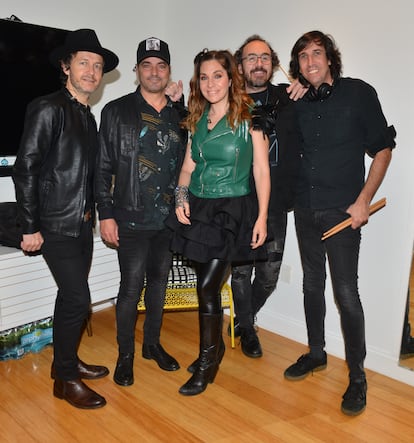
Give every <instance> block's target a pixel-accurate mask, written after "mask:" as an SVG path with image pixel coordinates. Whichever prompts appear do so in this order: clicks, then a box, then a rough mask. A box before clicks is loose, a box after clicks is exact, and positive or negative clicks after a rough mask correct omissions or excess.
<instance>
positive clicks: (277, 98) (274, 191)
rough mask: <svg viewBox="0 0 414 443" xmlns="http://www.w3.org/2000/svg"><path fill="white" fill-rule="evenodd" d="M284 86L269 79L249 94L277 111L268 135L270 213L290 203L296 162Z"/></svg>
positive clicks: (296, 146) (294, 122)
mask: <svg viewBox="0 0 414 443" xmlns="http://www.w3.org/2000/svg"><path fill="white" fill-rule="evenodd" d="M287 86H288V85H287V84H279V85H272V84H270V83H269V85H268V87H267V89H266V90H265V91H263V92H258V93H255V94H250V97H251V98H252V99H253V101H254V102H255V103H256V106H263V107H264V108H266V107H268V106H270V105H271V106H272V107H273V109H274V110H275V115H276V120H275V126H274V131H273V132H272V133H271V134H270V135H269V165H270V175H271V185H272V187H271V194H270V202H269V214H270V215H272V214H276V213H280V212H281V211H288V210H289V209H291V208H292V207H293V202H294V194H295V188H296V179H297V171H298V166H299V144H300V139H299V129H298V126H297V120H296V116H295V109H294V105H293V101H292V100H290V99H289V96H288V94H287V92H286V88H287Z"/></svg>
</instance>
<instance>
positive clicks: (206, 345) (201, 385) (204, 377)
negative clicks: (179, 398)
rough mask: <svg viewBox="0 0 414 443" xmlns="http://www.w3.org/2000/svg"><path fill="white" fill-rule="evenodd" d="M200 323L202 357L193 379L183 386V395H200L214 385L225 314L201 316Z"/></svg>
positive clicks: (199, 359) (181, 390)
mask: <svg viewBox="0 0 414 443" xmlns="http://www.w3.org/2000/svg"><path fill="white" fill-rule="evenodd" d="M199 322H200V355H199V358H198V362H199V364H198V366H197V367H196V370H195V372H194V374H193V375H192V376H191V378H190V379H189V380H188V381H187V383H185V384H184V385H183V386H181V388H180V390H179V392H180V394H182V395H198V394H201V393H202V392H203V391H205V389H206V388H207V385H208V384H209V383H213V381H214V378H215V377H216V374H217V371H218V367H219V361H218V349H219V345H220V341H221V340H222V339H223V338H222V323H223V314H222V313H219V314H204V313H200V314H199Z"/></svg>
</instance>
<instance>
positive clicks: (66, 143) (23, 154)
mask: <svg viewBox="0 0 414 443" xmlns="http://www.w3.org/2000/svg"><path fill="white" fill-rule="evenodd" d="M50 60H51V62H52V63H53V64H54V65H55V66H57V67H59V68H60V69H61V78H62V80H63V86H64V87H63V88H62V89H61V90H59V91H57V92H54V93H52V94H50V95H47V96H43V97H39V98H37V99H35V100H34V101H33V102H32V103H30V104H29V105H28V107H27V111H26V117H25V125H24V133H23V136H22V139H21V144H20V149H19V152H18V155H17V159H16V162H15V165H14V172H13V180H14V184H15V188H16V200H17V204H18V208H19V218H20V223H21V226H22V228H23V237H22V242H21V247H22V249H23V250H24V251H28V252H33V251H38V250H41V252H42V254H43V257H44V259H45V261H46V263H47V265H48V267H49V269H50V271H51V273H52V275H53V277H54V279H55V281H56V285H57V287H58V292H57V297H56V303H55V310H54V319H53V345H54V350H53V353H54V360H53V363H52V370H51V376H52V378H53V379H54V389H53V393H54V395H55V397H57V398H61V399H65V400H67V401H68V402H69V403H70V404H72V405H73V406H75V407H77V408H82V409H95V408H99V407H102V406H104V405H105V404H106V401H105V399H104V398H103V397H102V396H101V395H99V394H98V393H96V392H95V391H93V390H92V389H90V388H89V387H88V386H87V385H86V384H85V383H84V382H83V381H82V379H96V378H101V377H104V376H106V375H107V374H108V373H109V371H108V369H107V368H106V367H104V366H96V365H88V364H86V363H84V362H83V361H81V360H80V359H79V357H78V354H77V350H78V344H79V341H80V338H81V334H82V330H83V327H84V325H85V321H86V319H87V317H88V315H89V306H90V292H89V286H88V273H89V269H90V266H91V260H92V247H93V234H92V228H93V224H94V219H95V216H94V212H95V211H94V207H95V198H94V194H93V176H94V170H95V167H94V165H95V157H96V152H97V145H98V138H97V127H96V122H95V119H94V117H93V115H92V113H91V111H90V108H89V106H88V101H89V96H90V94H91V93H93V92H94V91H95V90H96V89H97V88H98V86H99V85H100V83H101V80H102V76H103V74H104V73H105V72H109V71H111V70H112V69H114V68H115V67H116V66H117V64H118V57H117V56H116V55H115V54H114V53H113V52H111V51H109V50H108V49H105V48H103V47H102V46H101V44H100V43H99V40H98V38H97V36H96V34H95V32H94V31H93V30H91V29H79V30H77V31H72V32H69V33H68V34H67V36H66V40H65V43H64V45H62V46H60V47H58V48H56V49H55V50H54V51H53V52H52V53H51V55H50Z"/></svg>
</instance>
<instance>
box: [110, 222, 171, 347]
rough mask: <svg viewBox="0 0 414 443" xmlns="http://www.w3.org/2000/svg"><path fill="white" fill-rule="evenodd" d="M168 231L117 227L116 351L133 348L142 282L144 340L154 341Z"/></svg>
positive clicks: (168, 262)
mask: <svg viewBox="0 0 414 443" xmlns="http://www.w3.org/2000/svg"><path fill="white" fill-rule="evenodd" d="M170 240H171V231H170V230H167V229H165V230H162V231H144V230H136V229H131V228H129V227H128V225H121V224H120V226H119V247H118V260H119V267H120V271H121V283H120V287H119V293H118V300H117V303H116V324H117V340H118V347H119V352H120V353H130V352H134V351H135V325H136V321H137V317H138V310H137V304H138V301H139V299H140V297H141V291H142V289H143V287H144V282H145V299H144V300H145V322H144V343H145V344H148V345H153V344H157V343H158V342H159V339H160V330H161V324H162V314H163V309H164V301H165V291H166V287H167V283H168V273H169V271H170V268H171V263H172V253H171V251H170V249H169V246H170Z"/></svg>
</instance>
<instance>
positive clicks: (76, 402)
mask: <svg viewBox="0 0 414 443" xmlns="http://www.w3.org/2000/svg"><path fill="white" fill-rule="evenodd" d="M53 395H54V396H55V397H57V398H61V399H63V400H66V401H67V402H68V403H70V404H71V405H72V406H75V408H80V409H97V408H101V407H102V406H105V405H106V400H105V399H104V398H103V397H102V396H101V395H99V394H98V393H97V392H95V391H93V390H92V389H90V388H89V387H88V386H86V385H85V383H83V381H82V380H81V379H79V378H78V379H76V380H68V381H64V380H60V379H58V378H55V383H54V386H53Z"/></svg>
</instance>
